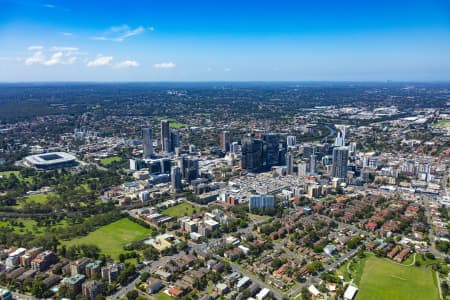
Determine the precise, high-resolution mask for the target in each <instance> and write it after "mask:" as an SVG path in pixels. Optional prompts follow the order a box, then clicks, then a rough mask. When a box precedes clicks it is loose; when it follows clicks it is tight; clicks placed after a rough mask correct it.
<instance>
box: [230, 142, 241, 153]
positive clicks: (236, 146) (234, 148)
mask: <svg viewBox="0 0 450 300" xmlns="http://www.w3.org/2000/svg"><path fill="white" fill-rule="evenodd" d="M239 148H240V147H239V143H238V142H232V143H231V149H230V150H231V152H233V153H238V152H239Z"/></svg>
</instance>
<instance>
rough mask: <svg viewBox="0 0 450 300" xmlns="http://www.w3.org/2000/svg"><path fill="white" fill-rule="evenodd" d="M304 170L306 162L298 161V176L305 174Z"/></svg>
mask: <svg viewBox="0 0 450 300" xmlns="http://www.w3.org/2000/svg"><path fill="white" fill-rule="evenodd" d="M306 170H307V164H306V162H300V163H298V164H297V174H298V177H305V176H306Z"/></svg>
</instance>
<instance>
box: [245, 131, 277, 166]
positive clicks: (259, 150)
mask: <svg viewBox="0 0 450 300" xmlns="http://www.w3.org/2000/svg"><path fill="white" fill-rule="evenodd" d="M277 155H278V153H277ZM262 167H263V142H262V141H261V140H257V139H254V138H252V137H250V136H247V137H244V139H243V140H242V158H241V168H242V169H243V170H248V171H250V172H258V171H260V170H261V169H262Z"/></svg>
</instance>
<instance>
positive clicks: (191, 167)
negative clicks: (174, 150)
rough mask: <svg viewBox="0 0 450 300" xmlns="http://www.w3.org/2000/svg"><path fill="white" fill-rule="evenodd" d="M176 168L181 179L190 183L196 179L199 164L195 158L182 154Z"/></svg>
mask: <svg viewBox="0 0 450 300" xmlns="http://www.w3.org/2000/svg"><path fill="white" fill-rule="evenodd" d="M178 167H179V168H180V172H181V177H182V178H183V179H184V180H186V181H188V182H191V181H192V180H194V179H196V178H198V175H199V174H198V173H199V162H198V159H197V158H194V157H189V156H187V155H186V154H182V155H180V157H179V158H178Z"/></svg>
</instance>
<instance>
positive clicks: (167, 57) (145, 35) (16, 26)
mask: <svg viewBox="0 0 450 300" xmlns="http://www.w3.org/2000/svg"><path fill="white" fill-rule="evenodd" d="M3 8H4V9H3V10H2V12H0V43H1V44H2V49H1V50H0V81H1V82H24V81H127V82H131V81H386V80H393V81H448V80H450V58H449V57H448V55H446V53H448V52H450V35H449V30H450V19H449V15H450V14H449V12H450V5H449V4H448V3H447V2H445V1H408V2H406V1H399V2H396V3H395V4H392V3H390V2H387V1H378V2H377V3H376V4H375V3H374V4H366V3H359V2H357V1H348V2H346V3H339V4H336V3H334V2H332V1H323V2H322V3H320V4H313V3H311V2H305V1H300V2H295V3H292V2H291V1H285V2H283V3H276V5H275V3H274V2H272V1H259V2H258V3H257V4H255V3H252V2H247V3H239V2H236V1H228V2H227V3H210V2H206V1H198V2H196V3H184V2H181V1H175V2H174V3H166V2H163V1H154V2H151V3H145V4H140V3H139V4H138V3H130V4H123V3H120V2H117V1H113V2H108V6H107V9H105V3H103V2H96V3H87V2H85V1H78V2H76V3H72V2H70V1H28V2H24V1H6V2H5V3H4V4H3Z"/></svg>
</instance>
